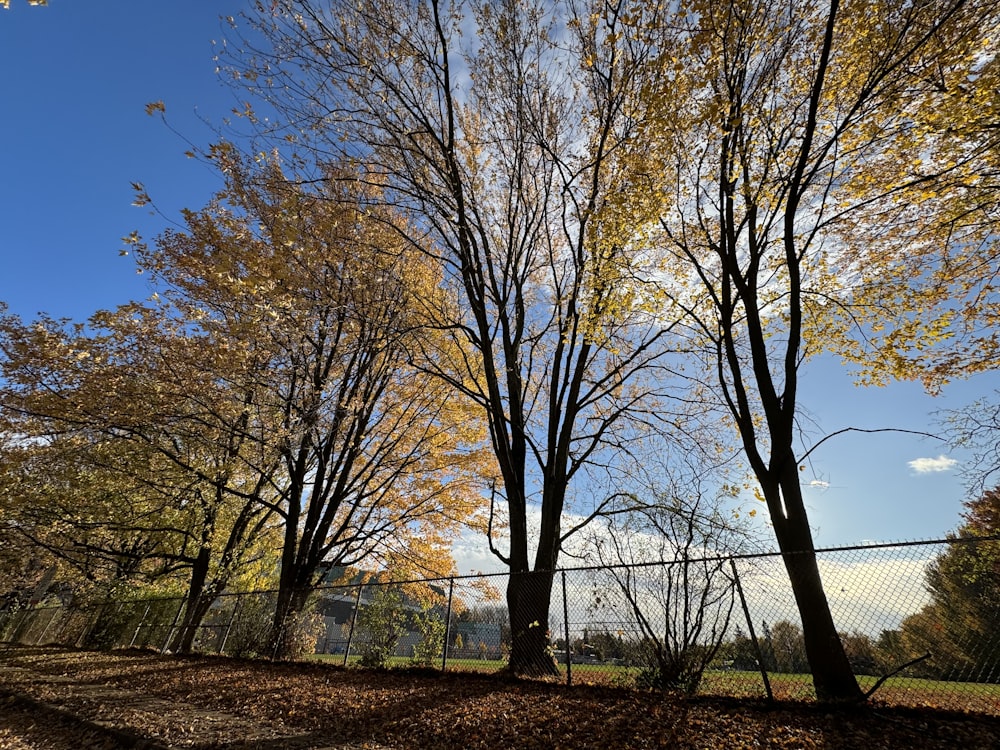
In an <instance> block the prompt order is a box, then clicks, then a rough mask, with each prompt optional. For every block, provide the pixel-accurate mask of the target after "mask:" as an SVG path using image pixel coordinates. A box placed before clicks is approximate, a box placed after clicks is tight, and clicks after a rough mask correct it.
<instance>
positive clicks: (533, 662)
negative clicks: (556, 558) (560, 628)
mask: <svg viewBox="0 0 1000 750" xmlns="http://www.w3.org/2000/svg"><path fill="white" fill-rule="evenodd" d="M553 576H554V574H553V572H552V571H551V570H536V571H529V572H524V573H511V574H510V579H509V580H508V583H507V608H508V610H509V612H510V636H511V644H510V663H509V664H508V669H509V670H510V671H511V672H513V673H514V674H517V675H526V676H530V677H548V676H555V675H558V674H559V669H558V668H557V667H556V662H555V659H554V658H553V656H552V649H551V645H550V642H549V602H550V599H551V597H552V581H553Z"/></svg>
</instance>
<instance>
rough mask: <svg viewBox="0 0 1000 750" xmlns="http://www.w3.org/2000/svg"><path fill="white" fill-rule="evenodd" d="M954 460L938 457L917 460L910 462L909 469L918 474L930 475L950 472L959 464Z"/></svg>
mask: <svg viewBox="0 0 1000 750" xmlns="http://www.w3.org/2000/svg"><path fill="white" fill-rule="evenodd" d="M957 463H958V461H956V460H955V459H954V458H948V457H947V456H938V457H937V458H915V459H913V460H912V461H910V462H909V467H910V468H911V469H913V470H914V471H915V472H917V474H930V473H933V472H939V471H950V470H951V469H953V468H954V467H955V464H957Z"/></svg>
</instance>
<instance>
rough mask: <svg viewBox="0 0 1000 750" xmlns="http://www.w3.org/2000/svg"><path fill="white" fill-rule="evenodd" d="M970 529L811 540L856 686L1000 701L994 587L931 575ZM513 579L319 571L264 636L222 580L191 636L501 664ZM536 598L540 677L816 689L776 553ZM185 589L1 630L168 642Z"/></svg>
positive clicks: (75, 642)
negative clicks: (878, 540)
mask: <svg viewBox="0 0 1000 750" xmlns="http://www.w3.org/2000/svg"><path fill="white" fill-rule="evenodd" d="M971 544H972V543H971V542H969V541H958V540H950V541H937V542H919V543H899V544H888V545H878V546H866V547H844V548H837V549H827V550H819V551H817V552H816V559H817V564H818V567H819V570H820V573H821V575H822V578H823V584H824V588H825V591H826V595H827V599H828V601H829V604H830V609H831V612H832V614H833V618H834V622H835V623H836V624H837V628H838V630H839V632H840V633H841V638H842V642H843V644H844V649H845V651H846V653H847V655H848V658H849V660H850V662H851V664H852V666H853V668H854V671H855V674H856V675H857V676H858V681H859V683H860V685H861V687H862V689H864V690H868V689H871V688H872V687H873V686H874V685H875V684H876V682H877V681H878V680H879V679H880V678H882V677H885V676H886V675H890V674H892V676H890V677H888V679H885V680H884V681H883V682H882V684H880V685H879V686H878V689H877V691H876V693H875V694H874V698H875V699H876V700H880V701H885V702H888V703H893V704H899V705H924V706H926V705H933V706H940V707H943V708H950V709H959V710H972V711H980V712H987V713H993V714H1000V684H998V683H1000V633H998V632H997V629H996V628H995V627H994V624H995V618H994V619H990V613H991V612H992V613H1000V602H997V601H992V600H988V599H985V598H984V597H986V594H984V593H983V591H986V592H989V591H994V590H996V585H995V584H994V585H993V587H992V588H991V587H986V589H984V590H979V589H977V588H976V587H975V586H970V591H969V592H967V596H966V599H965V600H962V599H960V598H958V597H957V596H956V595H954V592H952V594H949V593H948V590H947V588H946V587H945V586H944V585H943V584H942V583H941V581H940V580H939V579H935V577H934V575H933V570H935V569H940V568H941V563H940V561H941V560H942V559H954V558H955V557H956V555H955V550H956V549H958V545H971ZM982 544H984V545H985V544H992V545H997V544H1000V542H997V541H987V542H982ZM978 551H989V552H991V553H993V552H994V550H992V549H990V550H982V549H981V550H978ZM946 553H947V554H946ZM929 570H930V571H932V573H931V574H930V575H929V574H928V571H929ZM985 575H994V576H995V571H986V572H985ZM548 580H549V579H548V577H545V576H543V577H540V578H539V577H534V578H530V579H527V580H526V581H525V582H523V585H520V586H518V587H516V589H517V590H518V591H520V592H521V594H520V595H522V596H533V597H535V598H537V599H544V598H545V589H546V588H547V585H548ZM509 582H510V579H509V577H508V576H507V575H499V574H495V575H480V576H464V577H455V578H448V579H440V580H426V581H410V582H403V583H377V582H367V583H357V584H354V585H346V586H336V587H322V588H319V589H317V591H316V594H315V596H314V597H313V599H312V600H311V602H310V606H309V608H308V611H307V612H305V613H299V614H298V615H297V616H296V618H295V620H294V621H293V622H286V623H282V624H281V627H282V633H281V636H280V638H279V639H278V640H277V641H276V639H275V637H274V630H273V626H274V623H273V618H274V611H275V606H276V595H275V592H272V591H257V592H247V593H239V594H225V595H222V596H219V597H218V598H217V599H216V601H215V602H214V604H213V605H212V607H211V609H210V610H209V611H208V614H207V615H206V617H205V618H204V620H203V621H202V622H201V623H200V625H199V626H198V628H197V631H196V632H195V635H194V638H193V641H192V649H193V650H194V651H198V652H205V653H218V654H227V655H231V656H239V657H264V658H272V657H274V656H277V655H279V648H280V649H281V655H285V656H288V655H292V656H297V657H299V658H308V659H318V660H325V661H330V662H333V663H336V664H343V665H352V664H362V665H367V666H406V665H420V666H424V667H432V668H435V669H446V670H476V671H489V672H495V671H497V670H499V669H502V668H503V667H505V666H506V665H507V664H508V661H509V659H510V658H511V646H512V643H513V641H514V639H515V638H517V637H519V635H521V634H520V633H519V632H518V630H517V627H512V625H511V622H510V619H509V615H508V607H507V593H508V592H507V589H508V585H509ZM981 588H982V587H980V589H981ZM976 596H979V597H980V600H978V601H977V599H976ZM548 603H549V606H548V609H547V619H546V621H545V622H538V621H533V622H531V623H528V624H527V625H526V626H524V627H525V628H528V629H530V628H540V629H544V643H545V649H546V657H547V658H548V659H549V661H550V671H549V675H550V679H553V680H562V681H565V682H568V683H571V684H581V683H598V684H608V685H617V686H626V687H640V688H673V689H680V690H685V691H688V692H691V693H696V694H700V695H724V696H742V697H764V696H767V695H768V694H769V693H770V695H772V696H773V697H775V698H778V699H800V700H803V699H804V700H810V699H812V698H814V692H813V688H812V682H811V678H810V677H809V674H808V662H807V660H806V653H805V646H804V641H803V638H802V623H801V620H800V618H799V615H798V610H797V608H796V605H795V600H794V597H793V595H792V592H791V588H790V586H789V583H788V575H787V573H786V571H785V564H784V561H783V559H782V557H781V556H780V555H776V554H766V555H753V556H739V557H707V558H689V559H686V560H678V561H672V562H670V563H659V564H648V565H632V566H617V567H593V568H574V569H566V570H561V571H557V572H556V574H555V575H554V576H553V577H552V578H551V591H550V592H549V596H548ZM184 605H185V603H184V601H183V600H179V599H149V600H133V601H108V602H98V603H89V604H65V603H52V604H47V603H42V604H39V605H36V606H34V607H31V608H25V609H20V610H18V609H9V610H7V611H6V612H0V641H7V642H14V643H20V644H26V645H43V644H59V645H68V646H76V647H82V648H93V649H109V648H151V649H156V650H167V649H168V648H169V647H170V646H171V645H173V644H175V643H176V642H177V637H178V629H179V628H180V625H181V623H182V618H183V615H184ZM542 611H544V610H542ZM903 665H908V666H905V667H904V668H903V669H901V670H900V667H902V666H903ZM895 670H899V671H898V672H895Z"/></svg>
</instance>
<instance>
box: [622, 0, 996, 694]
mask: <svg viewBox="0 0 1000 750" xmlns="http://www.w3.org/2000/svg"><path fill="white" fill-rule="evenodd" d="M674 11H675V13H674V16H673V23H672V24H670V25H669V26H667V27H661V28H658V29H638V33H640V34H643V33H644V34H651V35H653V36H655V37H656V38H658V39H659V40H660V44H659V49H660V50H661V52H662V54H661V57H660V58H659V59H658V61H657V63H656V64H657V66H658V70H659V75H658V76H657V78H656V81H657V82H656V84H655V85H654V86H652V87H651V88H650V89H648V90H647V91H646V92H644V94H643V97H642V99H641V100H640V101H638V102H637V103H636V106H637V107H641V108H642V111H643V112H644V113H645V114H646V117H645V118H644V119H643V130H644V137H643V138H642V139H641V140H640V141H638V142H637V143H640V144H642V145H641V147H639V148H636V149H635V150H634V152H633V155H632V158H633V163H634V165H635V167H634V170H633V174H632V175H631V176H630V177H631V180H632V182H631V183H630V185H629V186H628V187H627V189H624V190H623V194H625V195H630V196H632V197H631V198H630V200H631V201H632V203H633V205H634V207H635V208H634V210H635V212H636V213H637V214H638V213H640V212H642V213H645V214H646V216H647V219H646V220H645V221H638V222H637V223H638V224H639V225H640V226H642V227H645V228H646V232H647V234H648V236H650V237H651V238H652V241H651V246H656V247H658V248H659V251H660V252H661V253H662V256H661V257H662V265H661V266H660V267H659V268H658V270H657V272H656V275H657V276H658V278H659V279H660V280H661V285H660V286H661V289H662V291H663V293H664V294H665V296H666V298H667V300H668V301H667V302H665V304H664V315H665V317H666V318H668V319H674V318H676V317H677V316H681V317H683V319H684V320H686V321H687V322H688V323H689V327H690V328H691V329H693V330H699V331H700V336H701V338H702V339H703V341H704V342H705V344H706V347H705V349H704V360H703V361H704V366H705V368H706V369H709V370H712V371H714V372H715V373H716V374H717V378H718V384H719V388H720V389H721V395H722V398H723V400H724V403H725V404H726V405H727V406H728V409H729V412H730V413H731V415H732V418H733V420H734V422H735V424H736V426H737V428H738V430H739V435H740V438H741V440H742V442H743V447H744V450H745V453H746V456H747V458H748V459H749V462H750V465H751V468H752V470H753V472H754V474H755V475H756V478H757V482H758V484H759V488H760V496H761V499H762V500H763V501H764V502H765V503H766V505H767V508H768V511H769V515H770V520H771V523H772V526H773V528H774V533H775V536H776V539H777V541H778V544H779V547H780V549H781V551H782V552H783V553H784V561H785V567H786V569H787V572H788V575H789V578H790V580H791V584H792V590H793V592H794V595H795V598H796V602H797V605H798V610H799V613H800V615H801V618H802V625H803V635H804V638H805V647H806V652H807V654H808V658H809V664H810V668H811V670H812V673H813V679H814V684H815V687H816V693H817V696H818V697H819V698H820V699H821V700H831V701H841V700H856V699H859V698H861V697H862V695H861V691H860V689H859V688H858V685H857V682H856V680H855V678H854V676H853V675H852V672H851V668H850V664H849V663H848V660H847V657H846V656H845V654H844V650H843V647H842V645H841V642H840V639H839V637H838V635H837V630H836V627H835V625H834V622H833V619H832V617H831V616H830V610H829V606H828V603H827V600H826V596H825V594H824V591H823V586H822V581H821V577H820V572H819V568H818V566H817V563H816V558H815V554H814V553H813V539H812V533H811V531H810V527H809V520H808V517H807V514H806V508H805V505H804V502H803V497H802V491H801V487H800V483H799V462H800V459H801V457H802V456H803V451H805V450H806V449H802V450H800V449H798V448H797V442H796V434H797V428H796V415H797V413H798V410H799V402H798V380H799V371H800V367H801V365H802V363H803V361H804V360H805V359H806V358H808V357H809V356H810V355H812V354H815V353H817V352H819V351H821V350H823V349H824V348H826V347H831V348H839V347H840V346H842V345H843V342H844V341H845V340H846V336H847V334H850V333H854V332H857V331H861V332H862V333H863V332H864V331H865V329H866V327H867V328H870V327H872V326H877V325H878V324H879V321H877V320H873V317H872V316H871V314H870V313H871V308H870V307H868V306H866V304H865V297H863V296H861V295H860V294H859V293H860V291H861V290H862V289H863V287H864V282H865V280H866V279H871V278H875V277H878V276H879V275H880V274H881V276H882V278H883V279H886V278H887V277H888V276H889V275H890V274H888V273H883V272H886V271H887V269H892V268H894V267H901V264H902V262H903V261H902V259H903V258H904V257H905V255H906V253H908V252H909V250H910V249H911V247H913V246H914V244H913V243H919V245H920V246H921V247H927V248H934V249H935V251H936V252H938V253H941V254H942V255H939V256H938V257H942V256H943V255H946V254H947V252H948V251H950V250H954V249H955V247H956V245H955V244H954V243H955V241H956V237H955V236H954V235H951V234H949V233H948V232H947V231H946V229H947V227H948V226H949V220H950V219H953V218H954V213H950V214H949V213H948V212H947V211H944V212H943V211H941V210H939V209H941V207H943V206H947V205H948V204H949V203H952V201H954V200H957V199H958V197H959V196H960V195H961V194H962V191H963V184H962V183H963V179H962V175H963V163H962V161H961V160H959V159H951V160H948V159H945V158H944V157H943V154H946V152H947V150H948V149H949V148H952V149H956V150H957V149H959V148H960V147H961V146H962V144H963V143H964V144H968V143H969V141H968V140H967V137H966V135H964V134H962V135H954V134H952V133H950V132H948V131H947V130H945V129H941V128H939V127H938V128H935V127H933V126H929V125H926V123H929V122H932V121H934V120H935V118H936V117H937V116H933V115H929V114H928V111H929V110H931V109H933V108H935V107H937V108H941V109H943V110H947V109H949V108H951V111H952V112H953V113H954V114H955V115H958V114H959V111H958V110H956V109H954V94H953V92H952V91H951V90H950V84H949V85H945V86H943V87H942V86H941V85H940V82H941V81H942V80H946V81H951V80H953V79H956V78H957V79H961V80H967V81H968V80H975V79H976V77H977V76H978V75H979V74H980V72H981V71H982V69H983V67H982V66H983V59H984V56H986V58H989V59H992V58H991V55H992V54H993V53H992V52H991V47H990V41H989V39H990V34H991V33H993V32H994V30H995V29H996V24H997V11H996V8H995V5H994V4H993V3H984V2H969V1H967V0H950V1H949V2H936V3H913V2H906V1H904V0H857V1H850V0H845V1H844V2H840V1H839V0H831V1H826V0H824V1H822V2H818V1H817V2H797V3H784V2H758V1H756V0H755V1H753V2H750V1H744V0H727V1H726V2H701V1H700V0H691V1H690V2H683V3H680V4H679V6H677V7H676V8H674ZM938 122H940V120H938ZM960 129H961V126H959V130H960ZM930 130H934V131H935V132H934V137H935V138H936V140H934V141H930V142H926V141H925V140H924V135H926V134H927V133H928V132H929V131H930ZM953 135H954V140H949V138H952V137H953ZM925 149H926V150H927V151H928V152H930V153H931V154H933V155H934V158H935V161H936V162H937V163H936V164H935V166H934V167H933V168H927V169H920V168H918V167H913V166H912V165H914V164H918V163H919V160H920V158H921V157H926V156H927V155H928V154H926V153H924V150H925ZM917 191H921V192H922V193H929V194H931V195H932V197H930V198H928V199H926V200H924V201H922V202H920V203H918V204H916V205H910V204H909V203H908V199H909V198H910V197H912V196H913V195H914V194H915V193H916V192H917ZM636 196H638V197H636ZM626 200H629V199H626ZM952 205H954V203H952ZM657 206H659V208H657ZM952 226H954V224H952ZM980 236H982V235H981V234H980ZM923 257H925V258H926V257H927V256H926V255H925V256H923ZM936 271H937V269H934V270H933V271H932V273H935V272H936ZM896 281H897V282H898V279H896ZM891 288H892V287H882V289H883V290H884V289H891ZM895 288H896V289H897V290H899V289H902V288H903V287H902V286H898V285H897V286H896V287H895ZM914 315H915V316H918V315H919V313H918V312H917V311H914Z"/></svg>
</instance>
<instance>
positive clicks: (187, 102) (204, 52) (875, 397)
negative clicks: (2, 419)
mask: <svg viewBox="0 0 1000 750" xmlns="http://www.w3.org/2000/svg"><path fill="white" fill-rule="evenodd" d="M244 5H245V3H244V2H241V1H238V0H172V2H169V3H164V2H142V1H141V0H86V2H84V1H83V0H50V4H49V6H48V7H46V8H35V7H29V6H28V4H27V2H24V0H13V2H12V7H11V8H10V9H9V10H7V11H0V66H2V68H0V69H2V70H4V71H5V74H4V76H3V77H0V170H2V171H0V300H3V301H4V302H6V303H7V304H8V305H9V307H10V310H11V311H12V312H14V313H17V314H19V315H21V316H22V317H25V318H31V317H34V316H35V315H36V314H37V313H38V312H40V311H44V312H46V313H48V314H50V315H52V316H54V317H68V318H72V319H74V320H84V319H86V318H87V317H88V316H89V315H90V314H91V313H92V312H94V311H95V310H97V309H100V308H110V307H114V306H115V305H118V304H122V303H125V302H127V301H129V300H131V299H136V298H144V297H146V296H147V295H148V294H149V290H148V289H147V288H146V286H145V283H144V281H143V279H142V278H141V277H138V276H137V275H136V274H135V270H134V266H133V265H132V261H131V259H130V258H127V257H120V255H119V251H120V249H121V247H122V243H121V239H120V238H121V237H123V236H125V235H127V234H128V233H129V232H131V231H132V230H137V231H139V232H140V234H142V235H143V236H145V237H146V238H148V239H151V238H152V237H154V236H155V235H156V234H157V232H159V231H160V230H162V229H163V228H164V227H165V226H166V220H165V219H164V218H162V217H159V216H150V214H149V212H148V210H147V209H145V208H136V207H134V206H132V205H131V202H132V199H133V192H132V188H131V187H130V183H132V182H142V183H144V184H145V186H146V188H147V190H148V192H149V193H150V195H151V196H152V198H153V199H154V200H155V201H156V203H157V204H158V206H159V207H160V208H161V209H162V211H163V212H164V214H165V215H166V216H167V217H168V218H174V219H176V218H177V216H178V212H179V210H180V209H181V208H182V207H190V208H199V207H200V206H202V205H203V204H204V202H205V201H206V200H207V198H208V197H209V196H210V195H211V193H212V191H213V190H214V189H215V188H216V187H218V182H217V180H216V178H215V177H214V175H213V174H212V173H211V172H210V171H209V170H208V169H207V168H206V167H205V166H204V165H202V164H200V163H199V162H197V161H194V160H191V159H188V158H186V157H185V156H184V151H185V150H187V148H188V144H186V143H185V142H184V140H183V139H182V138H180V137H179V136H178V135H176V134H175V133H173V132H171V131H170V130H169V129H168V128H166V127H165V126H164V125H163V123H162V122H161V121H160V120H159V119H158V118H155V117H149V116H147V115H146V114H145V112H144V107H145V105H146V103H148V102H152V101H157V100H162V101H163V102H164V104H165V105H166V109H167V114H168V117H169V120H170V122H171V124H172V125H173V126H174V127H175V128H176V129H177V130H179V131H180V133H182V134H183V135H184V136H186V137H187V138H189V139H190V140H192V141H193V142H194V143H196V144H197V145H202V146H203V145H205V144H206V143H208V142H209V141H210V140H211V139H212V133H211V130H210V128H209V127H208V126H206V125H205V124H204V123H203V122H202V121H201V120H200V118H204V119H205V120H207V121H208V122H209V123H215V124H218V123H219V122H220V120H221V118H223V117H224V116H225V115H226V114H227V113H228V112H229V111H230V110H231V108H232V107H233V106H234V104H235V99H234V97H233V94H232V93H231V91H230V90H229V89H227V88H226V87H225V86H224V85H223V84H222V83H221V82H220V80H219V78H218V76H217V75H216V73H215V63H214V61H213V59H212V58H213V52H214V48H213V44H212V42H213V40H216V41H219V40H221V39H222V38H223V36H224V34H225V29H224V25H223V24H222V23H221V22H220V20H219V18H220V16H227V15H236V14H238V13H239V11H240V10H241V8H242V7H243V6H244ZM998 387H1000V378H998V377H997V376H996V375H994V374H988V375H984V376H980V377H979V378H977V379H974V380H973V381H971V382H968V383H960V384H957V385H956V386H955V387H953V388H951V389H949V390H947V391H946V393H945V396H944V397H943V398H939V399H931V398H930V397H928V396H926V395H925V394H924V393H923V392H922V389H921V388H920V387H919V386H918V385H915V384H910V383H904V384H897V385H893V386H891V387H888V388H885V389H858V388H855V387H854V386H853V385H852V383H851V378H850V376H849V375H848V374H847V373H846V372H844V371H843V370H842V369H841V368H840V367H839V365H838V364H837V363H836V362H832V361H829V360H824V361H820V362H816V363H813V364H811V365H810V366H809V367H808V369H807V371H806V373H805V378H804V382H803V394H802V397H803V404H804V405H805V406H806V407H807V409H808V410H809V412H810V413H811V414H812V415H813V416H814V417H815V419H817V420H818V421H819V424H820V428H819V429H817V430H816V435H817V436H819V435H821V434H823V433H824V432H830V431H834V430H837V429H840V428H843V427H850V426H853V427H859V428H867V429H875V428H886V427H895V428H901V429H910V430H927V431H930V432H935V431H937V430H938V429H939V428H938V427H936V426H935V424H934V418H933V416H932V412H934V411H936V410H939V409H944V408H948V407H955V406H959V405H962V404H964V403H967V402H969V401H971V400H973V399H974V398H976V397H977V396H981V395H987V394H989V393H991V392H992V391H993V390H994V389H995V388H998ZM942 456H943V457H945V458H946V459H950V460H953V461H957V462H959V463H957V464H955V465H951V466H950V467H949V464H948V462H947V460H946V461H943V462H941V461H938V460H937V459H938V458H939V457H942ZM921 459H923V460H925V463H924V464H911V462H916V461H920V460H921ZM965 459H966V457H965V456H964V455H962V454H960V453H949V451H948V450H947V448H946V446H944V445H943V444H940V443H937V442H935V441H931V440H927V439H921V438H918V437H915V436H907V435H891V434H882V435H846V436H842V437H838V438H835V439H834V440H832V441H830V442H828V443H826V444H825V445H824V446H823V447H821V448H820V449H819V450H818V451H817V453H816V454H815V455H814V457H813V460H812V462H811V463H810V465H809V467H808V470H807V471H806V472H805V473H804V474H803V477H804V482H806V483H818V484H814V485H811V486H809V487H807V490H806V492H807V496H808V502H809V506H810V510H811V514H812V520H813V525H814V527H815V528H816V531H817V541H818V542H819V543H820V544H822V545H839V544H853V543H857V542H860V541H862V540H880V541H886V540H910V539H927V538H937V537H940V536H942V535H944V534H945V532H947V531H948V530H949V529H952V528H954V527H955V526H956V525H957V523H958V521H959V517H958V514H959V512H960V510H961V502H962V500H963V498H964V491H963V488H962V484H961V481H960V480H959V478H958V476H957V474H956V469H957V468H958V466H960V465H961V462H962V461H964V460H965ZM915 466H925V467H930V468H931V469H936V470H926V471H919V470H918V469H917V468H915Z"/></svg>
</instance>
